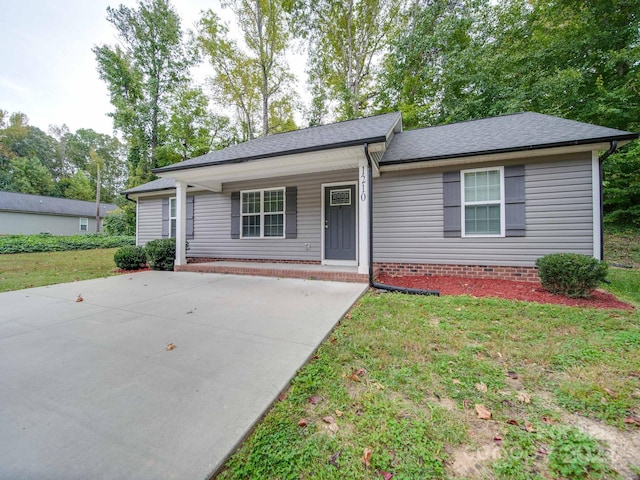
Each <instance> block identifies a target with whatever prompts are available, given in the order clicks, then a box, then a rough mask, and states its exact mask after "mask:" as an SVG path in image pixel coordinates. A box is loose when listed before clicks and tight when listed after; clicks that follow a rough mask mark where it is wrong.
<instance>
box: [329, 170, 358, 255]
mask: <svg viewBox="0 0 640 480" xmlns="http://www.w3.org/2000/svg"><path fill="white" fill-rule="evenodd" d="M341 185H349V186H355V187H356V197H357V196H358V181H357V180H348V181H345V182H331V183H323V184H321V185H320V199H321V202H320V205H321V206H320V208H321V211H320V242H321V243H320V249H321V250H322V262H321V263H322V265H334V266H336V267H337V266H342V267H357V266H358V263H359V259H360V249H359V248H358V247H359V241H358V219H359V216H358V215H359V214H360V212H359V210H360V209H359V207H358V204H359V203H360V202H358V201H356V200H357V199H356V198H354V199H353V201H354V203H355V204H356V239H355V242H356V259H355V260H327V259H326V258H324V255H325V250H324V220H325V218H324V206H325V196H324V190H325V188H326V187H339V186H341Z"/></svg>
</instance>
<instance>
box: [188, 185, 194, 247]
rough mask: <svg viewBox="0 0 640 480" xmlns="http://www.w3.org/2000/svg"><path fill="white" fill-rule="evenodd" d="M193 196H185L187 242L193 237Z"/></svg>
mask: <svg viewBox="0 0 640 480" xmlns="http://www.w3.org/2000/svg"><path fill="white" fill-rule="evenodd" d="M194 203H195V200H194V197H193V195H188V196H187V240H193V238H194V237H195V235H194V232H193V210H194V209H193V207H194Z"/></svg>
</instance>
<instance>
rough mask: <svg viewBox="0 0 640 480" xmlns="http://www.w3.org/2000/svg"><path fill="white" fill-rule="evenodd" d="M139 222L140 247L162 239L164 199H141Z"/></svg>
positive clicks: (139, 202)
mask: <svg viewBox="0 0 640 480" xmlns="http://www.w3.org/2000/svg"><path fill="white" fill-rule="evenodd" d="M172 196H175V194H174V195H172ZM137 222H138V227H137V228H138V245H140V246H144V245H145V244H146V243H147V242H149V241H151V240H156V239H158V238H162V197H152V198H149V197H145V198H141V199H139V200H138V219H137Z"/></svg>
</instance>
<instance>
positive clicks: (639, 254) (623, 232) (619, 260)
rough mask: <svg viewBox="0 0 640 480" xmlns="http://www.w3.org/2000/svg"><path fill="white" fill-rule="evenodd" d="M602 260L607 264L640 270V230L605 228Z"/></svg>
mask: <svg viewBox="0 0 640 480" xmlns="http://www.w3.org/2000/svg"><path fill="white" fill-rule="evenodd" d="M604 259H605V261H606V262H607V263H609V264H612V263H613V264H620V265H626V266H631V267H635V268H640V229H633V228H614V227H611V226H609V227H606V228H605V231H604Z"/></svg>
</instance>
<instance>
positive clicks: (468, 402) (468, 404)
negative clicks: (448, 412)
mask: <svg viewBox="0 0 640 480" xmlns="http://www.w3.org/2000/svg"><path fill="white" fill-rule="evenodd" d="M462 406H463V407H464V409H465V410H469V407H470V406H471V400H469V399H466V398H465V399H464V400H463V401H462Z"/></svg>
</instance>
